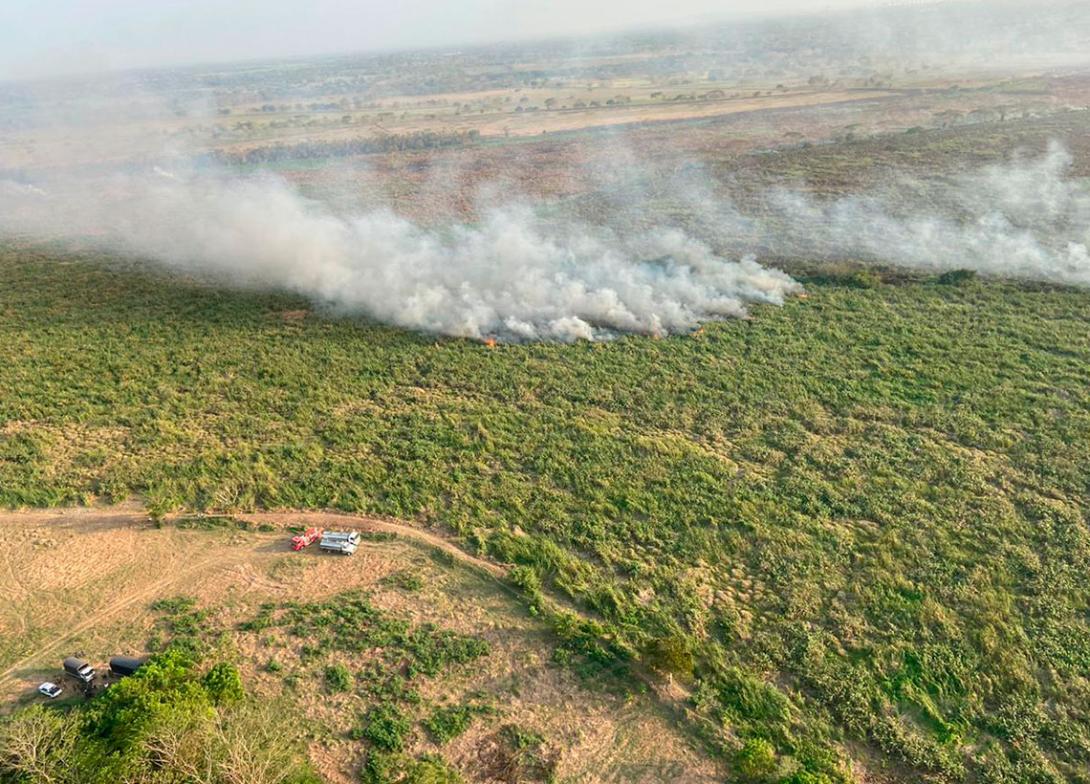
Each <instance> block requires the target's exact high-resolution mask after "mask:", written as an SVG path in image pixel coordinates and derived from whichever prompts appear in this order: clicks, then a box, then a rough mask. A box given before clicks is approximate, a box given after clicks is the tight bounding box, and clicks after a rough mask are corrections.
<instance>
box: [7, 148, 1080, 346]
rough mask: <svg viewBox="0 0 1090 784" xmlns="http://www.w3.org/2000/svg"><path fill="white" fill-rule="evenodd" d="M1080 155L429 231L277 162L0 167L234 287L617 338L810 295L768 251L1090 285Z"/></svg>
mask: <svg viewBox="0 0 1090 784" xmlns="http://www.w3.org/2000/svg"><path fill="white" fill-rule="evenodd" d="M1071 163H1072V161H1071V156H1070V155H1069V153H1068V152H1067V151H1066V150H1065V149H1064V148H1062V147H1061V146H1059V145H1053V146H1052V148H1051V149H1050V150H1049V151H1048V152H1047V153H1046V154H1044V155H1043V156H1041V157H1037V158H1034V157H1015V158H1014V159H1012V160H1011V161H1009V162H1007V163H1005V164H1001V165H993V166H989V167H985V168H982V169H980V170H979V171H976V172H973V173H970V174H966V175H963V176H961V177H956V178H953V179H949V178H947V179H936V180H913V179H909V178H905V177H902V178H898V179H897V180H896V182H895V184H893V185H888V186H886V187H884V188H882V189H881V190H874V191H871V192H869V193H864V194H861V195H854V196H849V197H843V198H839V199H832V200H818V199H815V198H813V197H810V196H806V195H803V194H801V193H799V192H798V191H792V190H786V189H779V190H773V191H771V192H769V193H766V195H765V197H764V198H763V200H762V201H763V202H764V210H763V211H762V212H761V213H760V217H756V216H755V215H753V214H746V213H744V212H743V211H741V210H739V209H737V208H736V207H734V206H732V205H731V202H730V200H729V199H726V200H723V199H718V198H717V197H716V195H715V194H716V193H718V190H717V189H716V188H715V187H714V186H713V184H711V183H708V182H701V181H699V180H698V181H696V182H687V183H684V184H680V183H679V184H677V185H676V186H673V187H676V188H677V190H678V193H677V196H678V200H679V201H681V202H683V203H687V204H688V205H690V206H691V208H692V209H687V210H686V212H687V213H688V216H689V217H690V218H691V220H690V221H689V222H688V223H689V225H688V228H689V232H688V233H687V232H686V231H683V230H682V229H680V228H677V227H676V226H671V225H665V224H661V223H660V224H658V225H657V227H656V223H655V221H654V220H653V219H652V220H648V219H647V217H646V215H645V216H644V217H643V218H642V220H641V221H640V222H639V224H638V225H639V226H640V227H641V228H632V227H633V225H636V224H633V223H631V222H628V221H620V220H618V221H613V222H611V221H610V220H609V219H608V216H607V219H606V220H605V221H599V222H598V223H597V224H595V225H590V224H588V223H586V222H584V221H581V220H579V219H577V218H575V217H572V216H570V215H569V216H567V217H564V215H563V214H562V213H563V211H562V210H550V211H548V216H547V214H546V211H544V210H540V209H534V208H533V207H532V206H530V205H527V204H517V203H516V204H514V205H513V206H512V205H508V206H501V207H492V208H486V209H484V210H483V211H482V213H481V217H480V220H479V221H478V222H477V223H475V224H472V225H463V224H449V225H446V226H441V227H427V228H425V227H422V226H420V225H417V224H415V223H413V222H411V221H409V220H407V219H405V218H403V217H400V216H398V215H395V214H394V213H393V212H391V211H388V210H382V209H379V210H356V211H353V210H346V209H335V208H334V207H332V206H330V205H329V204H328V203H325V202H320V201H317V200H313V199H308V198H305V197H304V196H302V195H301V194H300V193H299V192H298V191H297V190H296V189H294V188H293V187H292V186H291V185H290V184H288V183H286V182H285V181H283V180H281V179H279V178H277V177H275V176H272V175H259V176H253V177H243V176H240V175H237V174H232V173H230V172H226V171H221V170H207V169H189V170H186V169H182V170H180V171H178V172H175V171H172V170H170V169H167V168H152V169H149V170H147V171H141V172H136V173H134V172H131V171H130V172H128V173H124V174H114V175H110V176H101V175H87V176H76V175H73V174H71V173H68V174H65V175H54V176H53V177H52V178H50V179H41V180H37V181H34V182H14V181H0V233H4V234H9V235H10V234H19V235H23V236H28V235H29V236H31V237H37V238H43V239H55V238H70V239H85V238H87V237H91V238H93V240H94V241H95V242H96V243H97V244H98V245H100V246H101V247H103V248H106V249H109V250H110V251H112V252H117V253H122V254H125V255H127V256H130V257H134V258H139V259H145V260H150V261H151V262H154V263H157V264H160V265H163V266H166V267H169V268H172V269H176V270H180V271H184V272H188V273H194V274H199V275H202V276H208V277H212V278H213V279H215V280H218V281H221V282H223V283H225V284H227V285H232V286H238V287H250V288H263V289H277V290H286V291H291V292H295V293H299V294H302V295H305V296H306V297H309V298H310V299H311V300H313V301H314V302H315V303H317V304H319V305H321V306H323V307H326V308H329V309H331V310H333V311H334V312H338V313H341V314H345V315H355V316H366V317H369V318H372V319H375V320H378V321H381V322H384V323H389V324H393V325H397V326H401V327H406V328H409V329H416V330H421V331H425V332H432V333H440V334H446V335H453V336H460V337H470V338H477V339H486V338H490V337H496V338H498V339H501V340H511V341H527V340H555V341H572V340H579V339H586V340H599V339H608V338H610V337H613V336H615V335H618V334H622V333H637V334H651V335H667V334H674V333H679V332H685V331H688V330H691V329H692V328H694V327H696V326H697V325H699V324H700V323H702V322H704V321H708V320H715V319H723V318H730V317H740V316H744V315H745V313H746V308H747V305H749V304H750V303H773V304H780V303H782V302H783V301H784V298H785V297H788V296H790V295H792V294H795V293H798V292H800V291H801V287H800V286H799V285H798V284H797V283H796V282H795V281H793V280H792V279H791V278H790V277H789V276H788V275H786V274H784V273H782V272H780V271H778V270H775V269H771V268H768V267H765V266H762V265H760V264H759V263H757V261H755V260H754V258H753V257H752V256H746V255H745V254H746V253H750V252H759V253H767V254H771V255H774V256H776V257H780V258H785V257H787V258H799V257H801V258H803V259H815V258H841V259H843V258H849V259H870V260H873V261H876V262H882V263H889V264H897V265H903V266H907V267H911V268H914V269H923V270H933V271H941V270H950V269H972V270H976V271H978V272H981V273H984V274H988V275H994V276H1002V277H1013V278H1019V279H1025V280H1034V281H1047V282H1053V283H1063V284H1072V285H1079V286H1086V285H1090V253H1088V250H1087V249H1088V246H1090V191H1088V190H1087V188H1086V186H1085V184H1084V183H1083V182H1081V181H1079V180H1077V179H1073V178H1071V177H1069V169H1070V166H1071ZM658 195H661V194H644V195H637V196H635V197H627V201H626V203H624V204H623V205H622V206H618V207H617V209H616V213H617V215H620V214H622V213H625V214H627V215H628V216H631V215H632V214H633V213H634V212H650V210H651V204H650V203H647V204H643V202H644V200H645V199H646V200H647V201H648V202H650V201H651V200H652V199H653V198H655V197H657V196H658ZM614 196H616V194H614ZM645 207H646V210H645V209H644V208H645ZM603 224H605V225H603ZM622 225H623V226H625V228H619V227H620V226H622ZM610 226H617V227H618V228H611V227H610ZM698 238H699V239H698ZM739 238H745V239H743V240H739ZM713 248H714V249H720V248H731V254H739V255H742V256H743V258H742V260H740V261H736V260H730V259H728V258H726V257H725V256H724V255H723V254H721V253H717V252H715V250H713Z"/></svg>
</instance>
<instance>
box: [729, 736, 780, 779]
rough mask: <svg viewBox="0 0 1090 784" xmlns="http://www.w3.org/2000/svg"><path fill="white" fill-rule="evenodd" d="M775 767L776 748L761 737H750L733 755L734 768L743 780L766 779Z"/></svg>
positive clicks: (774, 770)
mask: <svg viewBox="0 0 1090 784" xmlns="http://www.w3.org/2000/svg"><path fill="white" fill-rule="evenodd" d="M776 767H777V763H776V748H775V747H774V746H773V745H772V744H771V743H769V742H768V741H767V740H764V739H763V738H750V739H749V740H747V741H746V742H745V744H744V745H743V746H742V748H741V749H740V750H739V751H738V753H737V754H736V755H735V757H734V769H735V770H736V771H737V772H738V775H739V776H741V777H742V780H743V781H752V782H761V781H767V780H768V779H769V777H771V776H772V774H774V773H775V772H776Z"/></svg>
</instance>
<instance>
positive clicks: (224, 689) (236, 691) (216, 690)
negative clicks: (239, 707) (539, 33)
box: [202, 662, 245, 705]
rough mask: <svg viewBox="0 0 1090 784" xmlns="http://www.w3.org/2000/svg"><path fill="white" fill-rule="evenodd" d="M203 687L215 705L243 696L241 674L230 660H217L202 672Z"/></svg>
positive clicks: (235, 700)
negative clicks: (207, 669)
mask: <svg viewBox="0 0 1090 784" xmlns="http://www.w3.org/2000/svg"><path fill="white" fill-rule="evenodd" d="M202 682H203V683H204V688H205V689H206V690H207V691H208V694H209V696H210V697H211V698H212V702H213V703H215V704H216V705H226V704H228V703H232V702H238V701H239V700H241V699H242V698H243V696H245V692H244V691H243V688H242V676H241V675H240V674H239V671H238V668H237V667H235V665H233V664H231V663H230V662H219V663H218V664H215V665H213V667H212V668H211V669H210V670H209V671H208V672H206V673H205V674H204V678H203V681H202Z"/></svg>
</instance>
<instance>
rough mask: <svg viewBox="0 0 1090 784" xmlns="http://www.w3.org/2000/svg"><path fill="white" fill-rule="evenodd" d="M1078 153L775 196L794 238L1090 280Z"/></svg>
mask: <svg viewBox="0 0 1090 784" xmlns="http://www.w3.org/2000/svg"><path fill="white" fill-rule="evenodd" d="M1072 163H1073V160H1072V157H1071V154H1070V153H1069V152H1068V151H1067V150H1066V149H1065V148H1064V147H1063V146H1062V145H1060V144H1058V143H1053V144H1052V145H1051V146H1050V148H1049V150H1048V152H1047V153H1045V154H1044V155H1042V156H1041V157H1039V158H1025V157H1022V156H1017V157H1016V158H1015V159H1014V160H1012V161H1011V162H1009V163H1007V164H1002V165H992V166H987V167H985V168H982V169H980V170H978V171H975V172H971V173H969V174H965V175H962V176H958V177H955V178H953V179H951V180H941V181H937V182H925V181H920V180H913V179H910V178H900V179H899V180H898V181H897V182H896V184H895V185H894V186H892V187H887V188H885V189H883V190H881V191H877V192H873V193H870V194H865V195H861V196H851V197H846V198H841V199H835V200H832V201H828V202H819V201H816V200H814V199H813V198H810V197H807V196H803V195H801V194H799V193H798V192H795V191H789V190H780V191H777V192H775V193H774V194H773V195H772V197H771V202H772V205H773V207H774V210H775V212H776V213H777V215H778V218H779V220H778V221H777V223H778V224H780V225H782V226H783V227H785V228H784V231H785V233H786V235H790V239H791V241H792V242H793V243H794V244H795V245H797V244H798V243H800V242H806V243H808V244H809V247H811V248H812V249H813V250H814V251H815V252H817V253H819V254H821V255H823V256H825V255H835V256H840V257H857V256H862V257H865V258H869V259H872V260H875V261H881V262H886V263H891V264H896V265H901V266H906V267H911V268H914V269H920V270H935V271H941V270H951V269H970V270H975V271H977V272H980V273H983V274H987V275H993V276H999V277H1007V278H1018V279H1023V280H1033V281H1044V282H1051V283H1061V284H1068V285H1075V286H1090V252H1088V247H1090V190H1088V188H1087V184H1086V183H1085V182H1084V181H1082V180H1079V179H1076V178H1072V177H1070V176H1069V171H1070V168H1071V165H1072ZM786 235H785V236H781V238H780V241H781V242H782V241H783V240H784V239H786ZM776 244H777V242H776V240H775V239H773V241H772V245H773V247H775V246H776Z"/></svg>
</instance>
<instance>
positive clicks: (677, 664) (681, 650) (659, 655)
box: [644, 635, 693, 678]
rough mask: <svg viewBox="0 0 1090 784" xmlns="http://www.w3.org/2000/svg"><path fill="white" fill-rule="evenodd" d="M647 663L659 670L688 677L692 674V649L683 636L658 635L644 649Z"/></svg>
mask: <svg viewBox="0 0 1090 784" xmlns="http://www.w3.org/2000/svg"><path fill="white" fill-rule="evenodd" d="M644 658H645V659H646V661H647V663H648V664H650V665H651V666H652V667H654V668H655V669H656V670H658V671H659V672H664V673H669V674H671V675H678V676H681V677H683V678H688V677H689V676H691V675H692V674H693V651H692V646H691V645H690V644H689V641H688V640H686V639H685V638H684V637H681V636H678V635H675V636H673V637H658V638H656V639H654V640H652V641H651V642H650V643H648V645H647V646H646V648H645V650H644Z"/></svg>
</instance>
